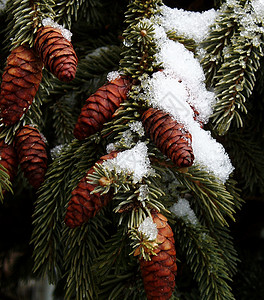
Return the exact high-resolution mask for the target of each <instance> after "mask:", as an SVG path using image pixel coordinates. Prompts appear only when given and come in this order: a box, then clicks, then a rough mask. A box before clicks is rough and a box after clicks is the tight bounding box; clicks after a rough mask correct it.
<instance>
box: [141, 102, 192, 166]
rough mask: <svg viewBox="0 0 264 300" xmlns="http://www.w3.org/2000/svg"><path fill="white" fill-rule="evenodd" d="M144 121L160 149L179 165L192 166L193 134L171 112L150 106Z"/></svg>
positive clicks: (144, 115) (143, 118)
mask: <svg viewBox="0 0 264 300" xmlns="http://www.w3.org/2000/svg"><path fill="white" fill-rule="evenodd" d="M142 123H143V126H144V128H145V130H146V132H147V133H148V134H149V136H150V138H151V140H152V141H153V142H154V143H155V144H156V146H157V147H158V149H159V150H160V151H161V152H162V153H163V154H165V155H166V156H167V157H169V158H170V159H171V160H172V161H173V163H174V164H176V165H177V166H178V167H181V168H183V167H190V166H191V165H192V163H193V160H194V156H193V150H192V146H191V141H192V136H191V134H190V133H189V132H187V131H186V130H185V129H184V126H183V125H182V124H180V123H178V122H177V121H176V120H174V119H173V118H172V117H171V116H170V114H168V113H166V112H163V111H162V110H158V109H155V108H149V109H148V110H146V111H145V112H144V113H143V115H142Z"/></svg>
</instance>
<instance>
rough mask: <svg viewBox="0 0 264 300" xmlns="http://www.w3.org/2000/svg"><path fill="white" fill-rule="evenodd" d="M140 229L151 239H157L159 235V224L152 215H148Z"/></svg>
mask: <svg viewBox="0 0 264 300" xmlns="http://www.w3.org/2000/svg"><path fill="white" fill-rule="evenodd" d="M138 231H140V232H141V233H143V234H144V235H146V236H147V238H148V240H149V241H155V240H156V238H157V235H158V229H157V224H155V223H154V222H153V220H152V218H151V217H147V218H146V219H145V220H144V221H143V222H142V223H141V224H140V225H139V227H138Z"/></svg>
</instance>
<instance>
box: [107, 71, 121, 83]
mask: <svg viewBox="0 0 264 300" xmlns="http://www.w3.org/2000/svg"><path fill="white" fill-rule="evenodd" d="M119 77H120V74H119V73H118V71H112V72H109V73H108V74H107V80H108V81H112V80H115V79H117V78H119Z"/></svg>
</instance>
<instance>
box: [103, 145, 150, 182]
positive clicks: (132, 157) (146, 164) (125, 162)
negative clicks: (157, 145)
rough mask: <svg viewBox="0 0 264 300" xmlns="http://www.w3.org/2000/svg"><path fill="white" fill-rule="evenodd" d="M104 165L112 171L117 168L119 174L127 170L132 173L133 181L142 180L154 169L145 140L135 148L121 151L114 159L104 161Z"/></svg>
mask: <svg viewBox="0 0 264 300" xmlns="http://www.w3.org/2000/svg"><path fill="white" fill-rule="evenodd" d="M103 166H104V167H105V168H108V169H109V170H110V171H112V170H114V169H115V170H116V172H117V173H118V174H119V173H121V172H127V173H129V174H131V175H132V178H133V183H137V182H140V181H141V180H142V178H143V177H144V176H145V177H147V176H148V175H149V174H150V173H151V172H153V171H152V169H151V167H150V160H149V158H148V148H147V145H146V144H145V143H143V142H138V143H137V144H136V145H135V146H134V147H133V148H131V149H129V150H125V151H122V152H119V153H118V154H117V156H116V157H115V158H113V159H108V160H106V161H104V162H103Z"/></svg>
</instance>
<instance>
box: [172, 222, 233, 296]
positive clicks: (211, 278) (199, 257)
mask: <svg viewBox="0 0 264 300" xmlns="http://www.w3.org/2000/svg"><path fill="white" fill-rule="evenodd" d="M174 230H175V238H176V241H177V242H178V243H179V247H180V248H181V249H182V250H183V253H184V254H185V256H186V259H187V263H188V264H189V266H190V268H191V270H192V271H193V272H194V279H195V280H196V281H197V283H198V287H199V291H200V296H201V300H213V299H214V300H223V299H225V300H231V299H232V300H234V299H235V298H234V296H233V294H232V292H231V288H230V286H229V285H228V283H227V282H228V281H230V277H229V275H228V274H229V270H228V268H227V266H226V263H225V261H224V260H223V258H222V250H220V249H219V245H218V244H217V243H216V241H215V240H214V239H213V238H212V237H211V236H210V234H209V232H208V230H207V229H206V228H204V227H202V226H199V225H195V226H194V225H192V224H191V223H188V222H184V221H183V220H182V219H177V221H176V223H175V225H174Z"/></svg>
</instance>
